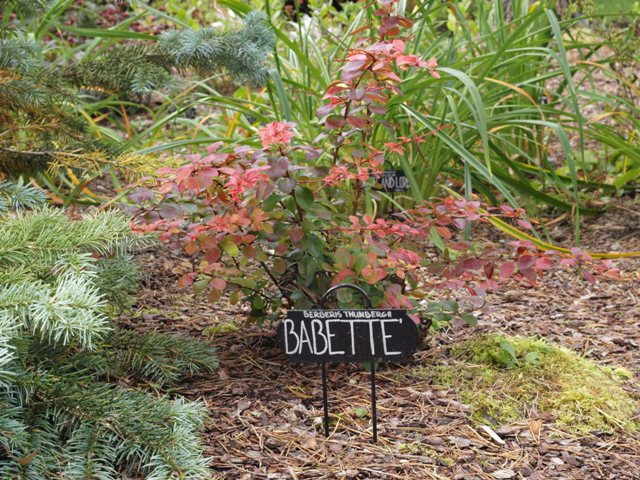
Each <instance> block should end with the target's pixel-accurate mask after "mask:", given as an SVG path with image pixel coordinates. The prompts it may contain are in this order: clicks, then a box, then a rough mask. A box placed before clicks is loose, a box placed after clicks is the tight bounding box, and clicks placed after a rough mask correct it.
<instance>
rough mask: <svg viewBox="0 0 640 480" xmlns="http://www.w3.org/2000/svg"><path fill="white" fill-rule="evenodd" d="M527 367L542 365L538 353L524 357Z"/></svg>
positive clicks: (531, 353)
mask: <svg viewBox="0 0 640 480" xmlns="http://www.w3.org/2000/svg"><path fill="white" fill-rule="evenodd" d="M524 361H525V363H526V364H527V365H538V364H539V363H540V359H539V355H538V352H529V353H527V354H526V355H525V356H524Z"/></svg>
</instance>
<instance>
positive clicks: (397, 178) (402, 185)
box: [376, 170, 410, 193]
mask: <svg viewBox="0 0 640 480" xmlns="http://www.w3.org/2000/svg"><path fill="white" fill-rule="evenodd" d="M376 183H378V184H380V185H381V186H382V188H380V189H379V190H382V191H383V192H387V193H401V192H407V191H409V187H410V185H409V179H408V178H407V176H406V175H405V173H404V171H403V170H385V171H384V172H383V173H382V175H380V178H379V179H377V181H376Z"/></svg>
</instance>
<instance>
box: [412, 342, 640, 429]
mask: <svg viewBox="0 0 640 480" xmlns="http://www.w3.org/2000/svg"><path fill="white" fill-rule="evenodd" d="M451 357H452V358H451V362H450V363H449V364H448V365H444V366H437V367H435V368H434V367H430V368H419V369H416V370H415V371H414V374H415V375H416V376H417V377H419V378H425V379H429V380H431V381H432V382H433V383H434V384H438V385H443V386H446V387H450V388H453V389H455V390H457V391H458V394H459V396H460V400H461V401H462V402H464V403H466V404H467V405H469V406H470V407H471V411H472V418H473V419H474V420H476V421H478V422H482V423H489V424H492V425H494V426H500V425H504V424H508V423H512V422H515V421H519V420H523V419H525V418H527V417H528V415H527V413H526V412H530V411H538V412H540V413H545V414H550V415H552V416H553V417H554V418H555V421H556V424H557V426H558V427H559V428H560V429H562V430H565V431H567V432H571V433H594V432H603V433H612V432H613V431H615V430H640V422H639V421H638V420H634V419H633V417H634V414H636V413H637V412H638V411H639V410H640V404H639V402H638V401H637V400H636V399H634V398H632V397H631V396H630V395H629V394H628V393H627V392H626V391H625V390H624V389H623V383H624V381H625V380H629V379H631V378H632V377H633V374H632V373H631V372H629V371H628V370H625V369H621V368H610V367H603V366H599V365H597V364H595V363H593V362H591V361H589V360H586V359H584V358H581V357H579V356H578V355H576V354H575V353H574V352H572V351H571V350H568V349H566V348H564V347H561V346H558V345H554V344H550V343H548V342H545V341H543V340H539V339H535V338H522V337H505V336H502V335H483V336H480V337H477V338H474V339H471V340H468V341H466V342H463V343H461V344H459V345H457V346H455V347H453V348H452V350H451Z"/></svg>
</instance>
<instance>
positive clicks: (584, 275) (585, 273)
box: [582, 270, 596, 284]
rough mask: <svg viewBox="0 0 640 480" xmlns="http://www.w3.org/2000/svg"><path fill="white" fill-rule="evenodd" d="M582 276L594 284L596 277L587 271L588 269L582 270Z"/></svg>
mask: <svg viewBox="0 0 640 480" xmlns="http://www.w3.org/2000/svg"><path fill="white" fill-rule="evenodd" d="M582 276H583V277H584V279H585V280H586V281H587V282H589V283H591V284H594V283H596V277H595V276H594V275H593V273H591V272H589V271H588V270H583V271H582Z"/></svg>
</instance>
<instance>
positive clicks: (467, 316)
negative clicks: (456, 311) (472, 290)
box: [460, 313, 478, 327]
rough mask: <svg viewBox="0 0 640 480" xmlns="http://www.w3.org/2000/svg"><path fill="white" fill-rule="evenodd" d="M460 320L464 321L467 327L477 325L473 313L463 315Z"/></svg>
mask: <svg viewBox="0 0 640 480" xmlns="http://www.w3.org/2000/svg"><path fill="white" fill-rule="evenodd" d="M460 318H461V319H462V320H464V322H465V323H466V324H467V325H471V326H472V327H475V326H476V325H478V319H477V318H476V316H475V315H474V314H473V313H465V314H463V315H460Z"/></svg>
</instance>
